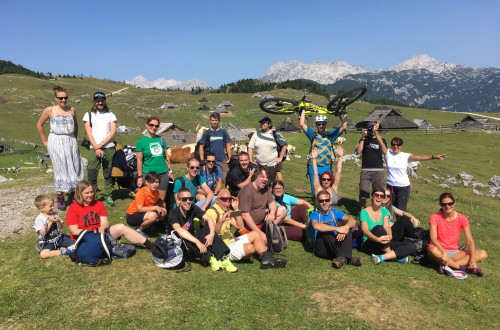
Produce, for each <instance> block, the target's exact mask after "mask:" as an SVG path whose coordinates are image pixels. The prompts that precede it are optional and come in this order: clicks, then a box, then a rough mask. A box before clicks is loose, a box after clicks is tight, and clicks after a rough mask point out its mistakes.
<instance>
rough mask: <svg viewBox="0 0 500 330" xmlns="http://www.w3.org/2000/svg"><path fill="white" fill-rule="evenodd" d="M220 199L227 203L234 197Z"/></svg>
mask: <svg viewBox="0 0 500 330" xmlns="http://www.w3.org/2000/svg"><path fill="white" fill-rule="evenodd" d="M219 199H220V200H221V201H223V202H225V203H227V202H229V201H231V200H232V199H233V198H232V197H219Z"/></svg>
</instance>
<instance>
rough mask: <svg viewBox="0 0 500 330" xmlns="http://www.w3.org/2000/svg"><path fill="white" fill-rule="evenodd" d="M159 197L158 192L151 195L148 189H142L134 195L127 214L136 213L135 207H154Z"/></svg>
mask: <svg viewBox="0 0 500 330" xmlns="http://www.w3.org/2000/svg"><path fill="white" fill-rule="evenodd" d="M159 195H160V191H158V190H156V191H155V192H154V193H152V192H151V191H150V190H149V188H148V187H142V188H141V189H139V190H138V191H137V193H136V194H135V199H134V201H133V202H132V204H130V205H129V207H128V209H127V214H134V213H137V205H142V206H155V205H156V202H157V201H158V196H159Z"/></svg>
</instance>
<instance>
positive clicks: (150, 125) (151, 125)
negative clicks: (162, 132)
mask: <svg viewBox="0 0 500 330" xmlns="http://www.w3.org/2000/svg"><path fill="white" fill-rule="evenodd" d="M148 126H149V127H154V128H158V127H160V125H155V124H148Z"/></svg>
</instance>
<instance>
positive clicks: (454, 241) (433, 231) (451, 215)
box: [427, 192, 488, 276]
mask: <svg viewBox="0 0 500 330" xmlns="http://www.w3.org/2000/svg"><path fill="white" fill-rule="evenodd" d="M439 204H440V205H441V210H440V211H439V212H437V213H436V214H433V215H432V216H431V219H430V221H429V223H430V236H431V243H430V244H429V248H428V249H427V253H428V256H429V257H430V259H431V260H433V261H435V262H438V263H440V266H439V270H438V271H439V273H447V274H448V273H449V270H450V269H449V268H450V267H451V268H454V269H457V270H459V271H462V272H465V273H467V274H474V275H477V276H483V275H484V272H483V271H482V269H481V268H479V267H478V266H477V264H476V263H477V262H479V261H483V260H484V259H486V258H487V257H488V254H487V253H486V251H485V250H482V249H476V247H475V245H474V240H473V239H472V234H471V232H470V226H469V220H468V219H467V217H466V216H465V215H463V214H460V213H458V212H457V211H455V198H453V195H452V194H451V193H448V192H445V193H442V194H441V196H439ZM461 230H462V231H463V232H464V236H465V242H466V243H467V248H468V250H463V251H461V250H460V247H459V243H458V242H459V239H460V231H461Z"/></svg>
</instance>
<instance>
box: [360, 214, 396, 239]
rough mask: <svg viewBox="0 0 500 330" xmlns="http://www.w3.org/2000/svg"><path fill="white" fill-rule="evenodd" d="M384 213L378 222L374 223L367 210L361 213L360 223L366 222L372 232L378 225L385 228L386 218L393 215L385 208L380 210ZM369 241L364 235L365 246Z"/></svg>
mask: <svg viewBox="0 0 500 330" xmlns="http://www.w3.org/2000/svg"><path fill="white" fill-rule="evenodd" d="M380 210H381V211H382V215H381V216H380V219H378V220H377V221H373V219H372V218H370V215H368V212H366V210H364V209H363V210H361V213H360V215H359V221H364V222H366V223H367V224H368V230H370V231H371V230H372V229H373V227H375V226H377V225H380V226H384V217H386V216H387V217H390V216H391V214H390V213H389V210H387V209H386V208H385V207H382V208H381V209H380ZM367 239H368V237H366V236H365V235H363V244H364V243H365V242H366V240H367Z"/></svg>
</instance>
